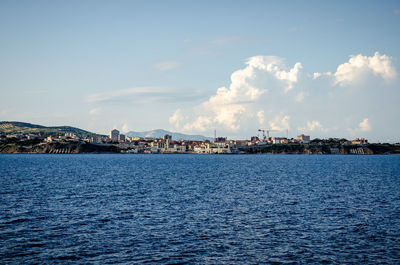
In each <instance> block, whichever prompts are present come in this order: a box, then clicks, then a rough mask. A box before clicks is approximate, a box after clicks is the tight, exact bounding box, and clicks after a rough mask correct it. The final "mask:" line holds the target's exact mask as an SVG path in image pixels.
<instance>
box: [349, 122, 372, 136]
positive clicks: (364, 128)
mask: <svg viewBox="0 0 400 265" xmlns="http://www.w3.org/2000/svg"><path fill="white" fill-rule="evenodd" d="M347 130H348V131H349V132H350V134H351V135H352V136H354V135H356V134H358V133H360V132H363V133H365V132H369V131H371V125H370V124H369V119H368V118H364V119H363V120H362V121H361V122H360V123H359V124H358V127H356V128H349V129H347Z"/></svg>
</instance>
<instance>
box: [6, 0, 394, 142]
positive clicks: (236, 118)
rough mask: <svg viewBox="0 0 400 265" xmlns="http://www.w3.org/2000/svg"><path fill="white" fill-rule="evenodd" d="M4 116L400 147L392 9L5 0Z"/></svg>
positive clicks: (103, 127)
mask: <svg viewBox="0 0 400 265" xmlns="http://www.w3.org/2000/svg"><path fill="white" fill-rule="evenodd" d="M0 14H1V15H0V21H1V23H0V33H1V34H2V36H3V41H2V42H1V43H0V56H1V58H2V60H0V69H1V79H0V91H1V93H2V97H1V99H0V120H4V121H12V120H17V121H22V122H30V123H35V124H44V125H46V126H56V125H70V126H74V127H79V128H82V129H86V130H90V131H93V132H96V133H102V134H107V133H108V132H109V131H110V129H111V128H117V129H118V130H120V131H121V132H124V133H126V132H128V131H147V130H152V129H158V128H162V129H166V130H169V131H174V132H182V133H186V134H202V135H205V136H212V134H213V131H214V130H215V129H216V130H217V132H218V134H219V135H222V136H227V137H229V138H234V139H239V138H243V139H245V138H249V137H251V136H253V135H257V132H258V129H260V128H265V129H271V130H274V131H276V135H277V136H284V135H285V134H286V130H289V137H296V136H297V135H300V134H302V133H304V134H307V135H311V136H312V138H325V137H338V138H342V137H343V138H347V139H353V138H356V137H365V138H368V139H369V140H371V141H373V142H385V141H388V142H399V141H400V135H399V131H400V124H399V123H398V122H397V120H398V116H399V114H400V113H399V105H398V102H400V101H399V100H400V90H399V88H400V81H399V73H398V69H400V68H399V58H400V50H399V48H398V47H397V46H398V43H399V38H400V37H399V36H400V34H399V28H400V4H399V3H398V2H396V1H384V2H378V1H352V2H350V3H349V2H346V1H336V2H332V3H330V2H320V1H309V2H307V3H297V2H295V1H284V2H280V3H276V2H270V1H250V2H249V3H247V2H246V3H241V2H238V1H233V2H228V1H219V2H217V3H214V2H208V1H205V2H201V3H195V2H190V3H187V2H180V1H171V2H168V3H166V2H161V1H149V2H146V3H142V2H139V1H114V2H112V3H111V2H106V1H96V2H94V1H93V2H92V1H87V2H84V3H80V2H78V1H72V2H68V3H67V2H50V1H35V2H29V1H19V2H15V1H3V2H2V3H1V4H0Z"/></svg>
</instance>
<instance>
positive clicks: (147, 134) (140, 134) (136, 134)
mask: <svg viewBox="0 0 400 265" xmlns="http://www.w3.org/2000/svg"><path fill="white" fill-rule="evenodd" d="M166 134H169V135H171V136H172V139H173V140H180V139H182V140H193V141H204V140H210V141H212V140H213V138H211V137H206V136H203V135H190V134H183V133H177V132H169V131H166V130H162V129H157V130H152V131H145V132H128V133H126V135H127V136H129V137H143V138H146V137H148V138H162V137H163V136H164V135H166Z"/></svg>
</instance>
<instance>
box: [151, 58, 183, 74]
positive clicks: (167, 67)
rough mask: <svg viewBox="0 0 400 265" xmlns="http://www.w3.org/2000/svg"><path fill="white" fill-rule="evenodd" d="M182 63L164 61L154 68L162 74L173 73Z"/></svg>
mask: <svg viewBox="0 0 400 265" xmlns="http://www.w3.org/2000/svg"><path fill="white" fill-rule="evenodd" d="M181 65H182V63H181V62H178V61H162V62H158V63H156V64H154V67H155V68H156V69H158V70H160V71H161V72H167V71H171V70H173V69H176V68H178V67H179V66H181Z"/></svg>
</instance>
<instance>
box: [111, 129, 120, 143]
mask: <svg viewBox="0 0 400 265" xmlns="http://www.w3.org/2000/svg"><path fill="white" fill-rule="evenodd" d="M110 138H111V140H112V141H118V140H119V131H118V130H117V129H114V130H112V131H111V132H110Z"/></svg>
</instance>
